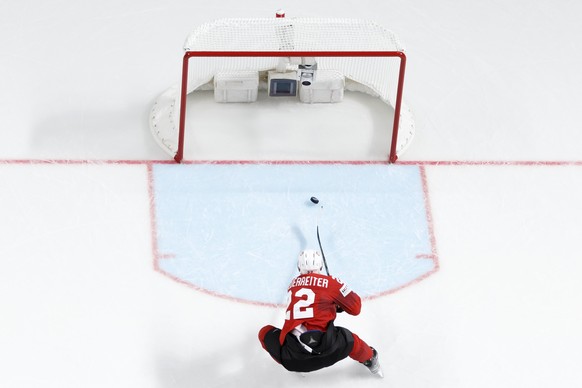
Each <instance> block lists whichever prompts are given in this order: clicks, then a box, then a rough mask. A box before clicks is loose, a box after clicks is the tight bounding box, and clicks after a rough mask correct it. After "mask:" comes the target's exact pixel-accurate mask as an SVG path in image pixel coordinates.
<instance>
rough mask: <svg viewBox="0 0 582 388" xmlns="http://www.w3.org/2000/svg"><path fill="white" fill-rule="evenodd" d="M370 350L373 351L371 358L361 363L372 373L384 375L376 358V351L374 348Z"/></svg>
mask: <svg viewBox="0 0 582 388" xmlns="http://www.w3.org/2000/svg"><path fill="white" fill-rule="evenodd" d="M372 351H373V352H374V354H373V355H372V358H370V359H369V360H368V361H365V362H363V364H364V365H365V366H366V368H368V369H369V370H370V372H372V373H373V374H375V375H378V376H380V377H384V372H382V368H381V367H380V361H379V360H378V352H377V351H376V349H374V348H372Z"/></svg>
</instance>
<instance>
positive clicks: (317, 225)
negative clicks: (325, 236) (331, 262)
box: [310, 197, 329, 276]
mask: <svg viewBox="0 0 582 388" xmlns="http://www.w3.org/2000/svg"><path fill="white" fill-rule="evenodd" d="M310 200H311V202H312V203H314V204H316V205H317V204H318V203H319V199H317V197H311V198H310ZM322 211H323V205H320V207H319V214H321V212H322ZM319 214H318V215H317V220H316V222H315V226H316V230H317V243H318V244H319V251H320V252H321V257H322V258H323V265H324V266H325V273H326V274H327V275H328V276H329V269H328V268H327V260H326V259H325V254H324V253H323V247H322V246H321V238H320V237H319Z"/></svg>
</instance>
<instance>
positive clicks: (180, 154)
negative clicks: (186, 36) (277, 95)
mask: <svg viewBox="0 0 582 388" xmlns="http://www.w3.org/2000/svg"><path fill="white" fill-rule="evenodd" d="M192 57H396V58H399V59H400V67H399V74H398V86H397V92H396V99H395V102H394V122H393V126H392V141H391V144H390V154H389V157H388V162H389V163H394V162H396V160H397V159H398V156H397V155H396V145H397V139H398V127H399V123H400V109H401V105H402V92H403V88H404V72H405V68H406V55H405V54H404V53H403V52H402V51H187V52H186V53H185V54H184V58H183V60H182V83H181V92H180V120H179V134H178V149H177V152H176V155H175V157H174V160H175V161H176V162H178V163H180V162H181V161H182V159H183V158H184V132H185V126H186V99H187V95H188V69H189V62H190V61H189V59H190V58H192Z"/></svg>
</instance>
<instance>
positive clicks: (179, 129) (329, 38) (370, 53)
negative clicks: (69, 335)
mask: <svg viewBox="0 0 582 388" xmlns="http://www.w3.org/2000/svg"><path fill="white" fill-rule="evenodd" d="M322 36H323V37H322ZM324 48H325V49H324ZM184 49H185V54H184V56H183V60H182V79H181V83H180V85H179V86H175V87H173V88H170V89H169V90H168V91H166V92H165V93H164V94H162V95H161V96H160V97H159V98H158V100H157V101H156V103H155V105H154V108H153V109H152V113H151V115H150V126H151V129H152V133H153V135H154V138H155V139H156V141H157V142H158V144H160V146H162V148H163V149H164V150H165V151H166V152H168V153H169V154H170V155H172V156H173V158H174V160H175V161H176V162H178V163H179V162H181V161H182V160H183V158H184V148H185V145H184V144H185V133H186V115H187V104H186V101H187V97H188V94H189V93H192V92H193V91H195V90H200V89H201V88H204V87H205V88H206V89H205V90H208V87H211V86H208V85H211V84H212V79H213V77H214V76H216V75H217V74H218V72H219V71H224V70H225V69H226V70H227V71H233V70H234V71H244V70H250V69H252V70H259V71H267V70H271V69H273V68H275V67H276V66H277V65H276V64H277V61H279V62H280V61H281V60H283V59H285V58H287V59H288V60H289V59H291V60H292V59H296V58H315V59H316V60H317V65H318V69H333V70H334V71H339V72H340V73H341V74H342V75H343V76H344V77H345V78H346V80H347V81H346V90H356V91H359V92H364V93H367V94H370V95H372V96H375V97H378V98H379V99H380V100H382V101H383V102H385V103H386V104H388V105H389V106H391V107H392V108H393V110H394V116H393V120H392V122H391V125H390V127H388V128H387V130H389V131H391V141H390V149H389V152H388V157H387V161H388V162H390V163H393V162H395V161H396V160H397V159H398V156H399V155H401V154H402V153H403V152H404V150H405V149H406V148H407V147H408V145H409V144H410V142H411V140H412V138H413V136H414V120H413V119H412V114H411V112H410V110H409V109H408V107H406V106H405V105H404V104H403V97H402V96H403V92H404V75H405V69H406V55H405V53H404V49H403V48H402V46H401V45H400V43H399V41H398V39H397V38H396V37H395V36H394V34H393V33H392V32H390V31H388V30H385V29H384V28H383V27H381V26H379V25H377V24H375V23H374V22H370V21H361V20H357V19H315V18H286V19H275V18H273V19H270V18H269V19H222V20H219V21H215V22H213V23H209V24H207V25H203V26H201V27H200V28H198V29H197V30H195V31H194V32H193V33H192V34H191V35H190V36H189V37H188V38H187V40H186V43H185V45H184ZM193 59H195V60H197V61H198V62H196V63H194V64H192V63H191V61H192V60H193ZM348 85H349V86H348ZM177 106H179V107H180V108H179V109H175V108H176V107H177ZM176 124H177V125H176ZM402 128H404V131H402Z"/></svg>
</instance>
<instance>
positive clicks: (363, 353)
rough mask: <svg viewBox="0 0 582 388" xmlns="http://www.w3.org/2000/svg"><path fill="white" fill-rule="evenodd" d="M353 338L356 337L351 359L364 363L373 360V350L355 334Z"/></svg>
mask: <svg viewBox="0 0 582 388" xmlns="http://www.w3.org/2000/svg"><path fill="white" fill-rule="evenodd" d="M352 336H353V337H354V347H353V348H352V351H351V352H350V358H352V359H354V360H356V361H358V362H362V363H363V362H366V361H368V360H369V359H370V358H372V356H373V355H374V351H373V350H372V348H371V347H370V346H369V345H368V344H367V343H366V342H364V340H363V339H361V338H360V337H358V336H357V335H356V334H354V333H353V332H352Z"/></svg>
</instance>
